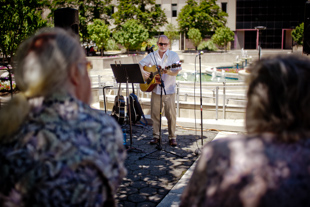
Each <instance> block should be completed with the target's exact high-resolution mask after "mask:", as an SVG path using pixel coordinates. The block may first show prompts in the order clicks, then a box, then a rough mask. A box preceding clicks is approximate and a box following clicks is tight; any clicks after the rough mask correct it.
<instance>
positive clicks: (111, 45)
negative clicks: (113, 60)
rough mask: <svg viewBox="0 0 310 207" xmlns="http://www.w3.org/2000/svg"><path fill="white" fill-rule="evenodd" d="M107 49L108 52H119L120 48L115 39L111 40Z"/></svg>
mask: <svg viewBox="0 0 310 207" xmlns="http://www.w3.org/2000/svg"><path fill="white" fill-rule="evenodd" d="M105 49H106V50H119V47H118V45H117V43H116V42H115V40H114V39H109V40H108V42H107V46H106V48H105Z"/></svg>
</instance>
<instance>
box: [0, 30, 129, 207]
mask: <svg viewBox="0 0 310 207" xmlns="http://www.w3.org/2000/svg"><path fill="white" fill-rule="evenodd" d="M14 63H15V65H14V73H15V79H16V83H17V86H18V88H19V89H20V91H21V92H20V93H19V94H18V95H16V97H15V98H14V99H13V100H12V101H11V102H9V103H8V105H7V106H6V108H2V109H1V110H0V120H1V124H0V163H1V164H0V206H114V205H115V200H114V194H115V192H116V190H117V187H118V186H119V184H120V183H121V181H122V178H123V177H124V176H125V174H126V169H125V168H124V160H125V157H126V153H125V151H124V148H123V143H122V132H121V129H120V127H119V126H118V124H117V123H116V122H115V121H114V119H112V118H110V117H109V116H106V115H105V114H104V113H102V112H100V111H98V110H94V109H92V108H90V106H89V104H90V98H91V88H90V79H89V76H88V71H87V70H88V69H90V66H91V65H90V63H89V62H88V61H87V59H86V57H85V54H84V51H83V49H82V48H81V47H80V44H79V42H78V41H77V38H76V37H73V36H72V35H70V34H69V33H67V32H66V31H64V30H62V29H56V28H54V29H43V30H41V31H40V32H39V33H38V34H36V35H34V36H33V37H31V38H29V39H28V40H26V41H25V42H24V43H23V44H21V45H20V47H19V49H18V52H17V54H16V56H15V57H14Z"/></svg>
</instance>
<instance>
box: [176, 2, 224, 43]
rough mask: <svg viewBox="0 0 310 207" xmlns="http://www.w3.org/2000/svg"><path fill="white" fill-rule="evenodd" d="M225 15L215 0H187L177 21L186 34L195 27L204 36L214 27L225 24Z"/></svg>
mask: <svg viewBox="0 0 310 207" xmlns="http://www.w3.org/2000/svg"><path fill="white" fill-rule="evenodd" d="M227 16H228V14H227V13H226V12H223V11H222V10H221V8H220V7H219V6H218V5H217V4H216V0H201V1H200V4H198V3H197V2H196V1H195V0H187V2H186V5H185V6H184V7H183V8H182V9H181V12H180V13H179V15H178V18H177V21H178V24H179V29H180V31H181V32H183V33H185V34H187V33H188V31H189V29H191V28H196V29H199V31H200V32H201V36H202V37H205V36H206V35H207V34H209V33H210V32H212V31H214V30H215V29H216V28H218V27H223V26H225V24H226V21H227V20H226V17H227Z"/></svg>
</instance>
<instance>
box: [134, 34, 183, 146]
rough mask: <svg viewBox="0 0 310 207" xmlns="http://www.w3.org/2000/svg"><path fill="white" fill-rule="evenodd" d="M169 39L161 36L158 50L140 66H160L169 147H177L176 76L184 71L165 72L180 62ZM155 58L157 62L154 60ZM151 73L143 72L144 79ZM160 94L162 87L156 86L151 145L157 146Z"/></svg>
mask: <svg viewBox="0 0 310 207" xmlns="http://www.w3.org/2000/svg"><path fill="white" fill-rule="evenodd" d="M169 44H170V43H169V39H168V37H167V36H165V35H160V36H159V38H158V41H157V46H158V50H157V51H155V52H153V53H154V54H153V53H150V54H148V55H147V56H146V57H145V58H144V59H142V60H141V61H140V62H139V64H140V65H141V66H142V67H144V66H150V65H156V64H157V65H158V66H160V67H161V68H162V69H163V70H162V79H163V81H164V85H165V90H166V95H165V94H164V92H163V93H162V94H163V96H162V106H163V108H164V113H165V116H166V118H167V120H168V132H169V137H168V138H169V145H171V146H177V141H176V134H175V130H176V108H175V88H176V76H177V74H178V73H179V72H180V70H182V68H181V67H177V68H171V69H170V70H165V68H166V66H170V65H172V64H174V63H177V62H179V61H180V58H179V56H178V54H177V53H176V52H173V51H171V50H169V49H168V48H169ZM154 57H155V60H154ZM150 74H151V73H150V72H148V71H145V70H142V75H143V77H144V79H145V80H146V79H148V78H149V76H150ZM160 94H161V87H160V85H159V84H158V85H156V86H155V87H154V89H153V91H152V98H151V118H152V121H153V140H151V142H150V144H157V143H158V142H159V127H160V126H159V125H160Z"/></svg>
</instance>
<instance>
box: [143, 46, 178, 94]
mask: <svg viewBox="0 0 310 207" xmlns="http://www.w3.org/2000/svg"><path fill="white" fill-rule="evenodd" d="M154 56H155V60H156V61H155V60H154ZM177 62H180V58H179V56H178V54H177V53H176V52H173V51H171V50H169V49H168V50H167V51H166V52H165V53H164V55H163V58H161V57H160V55H159V54H158V50H156V51H155V52H152V53H150V54H148V55H147V56H146V57H145V58H143V59H142V60H141V61H140V62H139V63H140V65H141V66H142V67H143V66H145V65H146V66H152V65H156V64H157V65H160V66H161V67H162V68H165V67H166V66H170V65H172V64H173V63H177ZM176 69H179V70H180V69H181V68H176ZM171 70H173V68H172V69H171ZM162 79H163V81H164V85H165V90H166V94H174V93H175V88H176V76H171V75H168V74H162ZM160 90H161V87H160V86H159V84H158V85H157V86H156V87H155V88H154V89H153V92H154V93H156V94H158V95H160ZM163 95H165V94H164V92H163Z"/></svg>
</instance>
